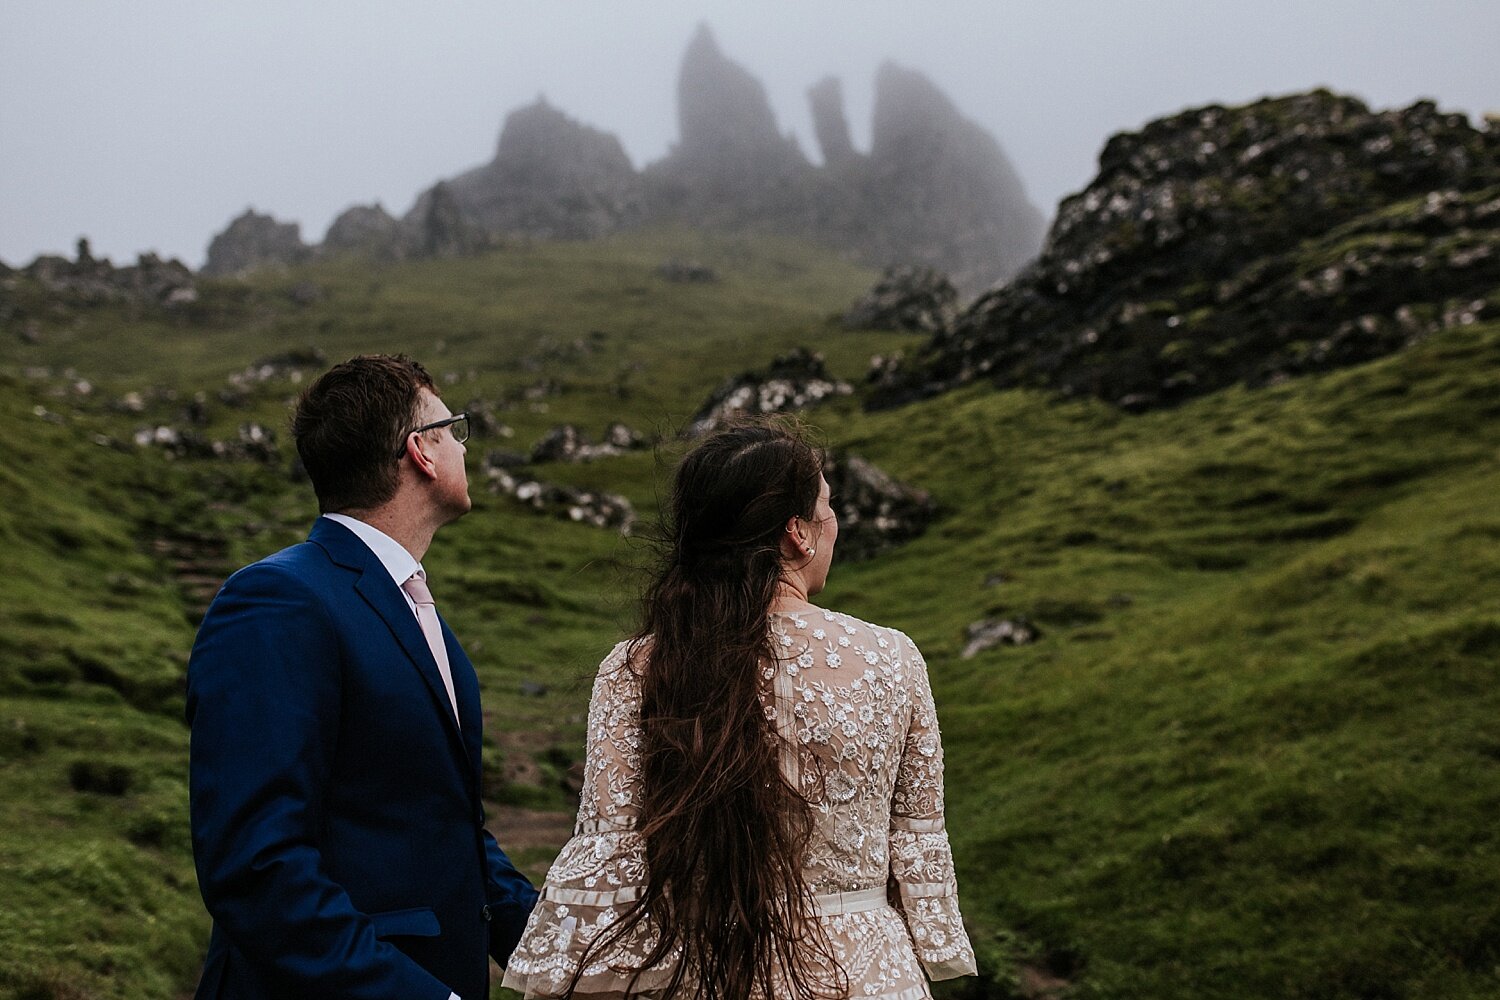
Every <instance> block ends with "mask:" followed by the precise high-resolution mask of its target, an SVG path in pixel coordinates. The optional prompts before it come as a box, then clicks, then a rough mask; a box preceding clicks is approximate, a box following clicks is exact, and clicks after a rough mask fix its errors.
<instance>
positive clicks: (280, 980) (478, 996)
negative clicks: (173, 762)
mask: <svg viewBox="0 0 1500 1000" xmlns="http://www.w3.org/2000/svg"><path fill="white" fill-rule="evenodd" d="M443 635H444V638H445V639H446V641H447V647H448V659H449V664H450V667H451V669H452V674H453V686H454V690H455V693H456V695H457V698H458V707H459V713H460V716H461V718H462V720H463V726H462V730H460V728H459V727H458V726H457V725H456V724H455V722H454V718H453V712H452V710H451V709H450V707H449V703H448V695H447V692H446V691H445V690H444V688H443V681H442V677H441V675H440V674H439V673H438V669H437V664H436V663H435V662H434V660H433V657H432V652H431V650H430V649H429V648H428V646H427V642H426V639H425V638H424V637H423V635H422V631H421V628H420V626H419V625H418V624H417V620H416V616H414V615H413V614H412V612H411V608H410V607H409V605H408V604H407V603H406V600H405V598H404V597H403V596H402V594H401V591H400V590H399V588H398V587H397V586H396V584H395V583H394V582H393V581H392V580H391V577H390V574H389V573H387V572H386V570H385V567H384V566H382V565H381V563H380V561H379V559H377V558H376V557H375V554H374V553H373V552H371V551H370V550H369V548H367V547H366V546H365V544H364V543H363V542H362V541H360V539H359V538H358V537H357V536H356V535H355V534H354V533H353V532H351V531H349V530H348V529H347V528H345V527H344V526H343V525H340V524H338V523H336V522H333V521H330V520H328V519H326V518H320V519H319V520H318V522H317V524H316V525H315V526H314V528H313V530H312V534H311V536H310V537H309V539H308V541H306V542H304V543H302V544H300V545H294V546H292V547H291V548H289V549H285V550H283V551H281V552H278V553H277V554H275V555H273V556H271V557H269V558H267V559H264V560H262V561H261V562H258V563H255V564H254V565H252V566H248V567H246V568H245V569H242V570H240V571H239V572H238V573H236V574H235V575H234V576H232V577H230V579H229V581H228V582H227V583H225V584H224V587H223V589H222V590H221V591H220V592H219V595H218V596H217V597H216V598H215V599H214V602H213V604H212V605H211V606H210V607H209V610H208V615H207V616H206V617H205V618H204V620H203V625H202V627H201V628H200V629H199V631H198V639H197V642H196V643H195V644H194V646H193V654H192V659H191V661H190V662H189V665H188V696H187V718H188V724H189V725H190V726H191V727H192V754H191V789H192V827H193V857H194V861H195V863H196V865H197V869H198V883H199V887H200V889H201V891H202V893H203V899H204V902H205V903H206V904H207V906H208V911H209V913H210V914H211V915H212V917H213V922H214V926H213V935H212V938H211V940H210V943H209V950H208V957H207V960H206V962H205V964H204V971H203V978H202V981H201V984H200V986H199V988H198V997H199V998H201V1000H210V998H222V1000H241V998H243V1000H251V998H254V1000H292V998H300V997H307V998H313V997H316V998H317V1000H342V998H349V1000H447V997H448V994H449V991H450V990H451V991H453V992H456V993H458V994H459V996H460V997H462V998H463V1000H485V998H487V997H488V996H489V986H488V981H489V964H488V961H487V959H486V955H487V954H489V955H493V956H494V957H495V959H496V960H497V961H499V962H500V963H502V964H503V963H504V962H505V960H506V959H507V958H508V957H509V955H510V952H511V950H512V949H513V948H514V947H515V944H516V942H517V940H519V938H520V935H521V931H522V929H523V927H524V925H525V921H526V917H527V914H528V913H529V912H530V910H531V907H532V905H533V904H534V903H535V901H536V891H535V890H534V889H533V888H532V886H531V883H530V882H528V881H527V880H526V878H525V877H524V876H523V875H521V874H520V873H519V872H517V871H516V869H515V867H514V866H513V865H511V863H510V860H509V859H508V858H506V856H505V854H504V852H502V851H501V850H500V848H499V846H498V845H497V844H496V843H495V840H494V838H493V837H491V836H490V835H489V833H487V832H486V831H485V829H484V812H483V807H482V806H481V804H480V779H479V772H480V763H479V751H480V736H481V730H482V728H483V722H482V719H481V717H480V711H479V682H478V679H477V678H476V677H475V675H474V668H473V666H472V665H471V664H470V663H469V660H468V658H467V657H466V656H465V655H464V652H463V650H462V649H461V648H460V647H459V645H458V641H457V640H456V639H454V637H453V634H452V633H451V632H450V631H449V630H448V627H447V625H446V624H444V626H443Z"/></svg>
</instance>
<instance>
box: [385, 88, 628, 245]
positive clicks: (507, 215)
mask: <svg viewBox="0 0 1500 1000" xmlns="http://www.w3.org/2000/svg"><path fill="white" fill-rule="evenodd" d="M448 188H449V190H450V191H451V192H452V195H453V198H454V201H455V202H456V203H457V204H458V206H459V208H460V209H461V210H462V212H463V215H464V217H465V218H466V219H467V220H469V221H470V222H472V223H474V224H476V225H477V226H479V227H480V228H482V229H484V230H486V231H489V232H492V233H501V234H506V233H509V234H524V235H527V236H534V237H539V238H547V239H589V238H592V237H597V236H603V235H605V234H606V233H610V232H614V231H615V230H617V229H620V228H622V227H625V226H629V225H633V224H635V223H638V222H640V221H641V220H642V218H643V209H644V204H643V202H644V194H643V188H642V184H641V179H640V177H639V176H638V175H637V174H636V171H635V168H634V167H633V166H631V163H630V158H629V157H627V156H626V155H625V150H624V147H622V146H621V145H620V140H619V139H617V138H615V137H614V136H612V135H610V134H609V133H607V132H601V131H600V130H598V129H596V128H591V127H590V126H588V125H584V124H583V123H581V122H578V121H575V120H574V119H572V118H570V117H568V116H567V115H566V114H564V113H563V112H562V111H560V110H558V109H557V108H554V107H553V106H552V105H550V104H548V103H547V101H546V100H545V99H544V98H538V99H537V101H536V103H535V104H530V105H528V106H526V107H524V108H520V109H518V110H516V111H512V112H511V113H510V115H509V116H508V117H507V118H506V119H505V125H504V127H503V128H502V129H501V132H500V142H499V145H498V146H497V148H496V150H495V158H494V159H493V160H491V161H490V162H489V163H487V164H485V165H484V166H482V167H477V168H475V169H474V170H470V171H468V172H467V173H463V174H460V175H458V176H457V177H455V178H453V179H452V180H450V181H449V182H448ZM415 211H416V209H413V212H415Z"/></svg>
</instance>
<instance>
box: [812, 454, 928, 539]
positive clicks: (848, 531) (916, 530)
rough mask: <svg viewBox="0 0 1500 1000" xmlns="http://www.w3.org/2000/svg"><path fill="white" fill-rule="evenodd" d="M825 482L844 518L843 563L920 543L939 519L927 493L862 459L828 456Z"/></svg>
mask: <svg viewBox="0 0 1500 1000" xmlns="http://www.w3.org/2000/svg"><path fill="white" fill-rule="evenodd" d="M823 478H825V479H826V480H828V489H829V491H830V492H831V493H832V494H833V498H834V499H833V507H834V510H835V512H836V513H837V514H838V518H839V538H838V545H837V548H835V549H834V558H835V559H837V560H838V561H839V562H858V561H860V560H863V559H870V558H872V557H874V556H876V555H879V554H880V553H882V552H884V551H886V550H887V549H890V548H893V547H894V546H896V545H900V544H901V543H902V542H906V541H909V540H911V539H913V538H916V537H917V536H918V535H921V534H922V533H923V532H924V531H926V530H927V526H928V525H929V524H931V523H932V520H933V518H934V517H936V516H937V505H936V504H934V503H933V501H932V497H931V496H930V495H928V493H927V492H926V491H925V490H920V489H917V488H915V487H912V486H908V485H906V484H905V483H901V482H898V481H897V480H896V479H894V478H892V477H891V476H890V474H888V473H886V472H885V471H884V470H882V469H880V468H878V467H877V466H875V465H874V464H872V463H870V462H869V461H867V460H865V459H863V458H861V457H860V456H858V455H843V454H837V453H832V454H829V455H828V456H827V457H826V458H825V459H824V463H823Z"/></svg>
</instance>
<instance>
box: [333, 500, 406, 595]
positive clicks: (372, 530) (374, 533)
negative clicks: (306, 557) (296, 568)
mask: <svg viewBox="0 0 1500 1000" xmlns="http://www.w3.org/2000/svg"><path fill="white" fill-rule="evenodd" d="M323 516H324V517H326V518H328V520H330V521H336V522H338V523H339V524H342V525H343V526H344V527H346V528H348V529H349V530H350V531H352V532H354V535H355V537H356V538H358V539H359V540H360V541H362V542H364V543H365V546H366V547H367V548H368V549H369V550H370V551H371V552H373V553H375V558H376V559H379V560H380V565H382V566H384V567H385V571H386V572H387V573H389V574H390V575H391V579H392V580H394V581H396V586H397V587H399V586H401V585H402V584H403V583H405V582H406V581H407V580H410V579H411V575H412V574H413V573H417V572H421V570H422V564H421V563H419V562H417V561H416V560H415V559H413V558H412V555H411V553H410V552H408V551H406V549H405V547H404V546H402V544H401V543H400V542H398V541H396V540H395V539H394V538H392V537H391V536H390V535H387V534H386V533H385V532H383V531H381V530H380V529H379V528H376V527H373V526H371V525H368V524H366V523H365V522H363V521H361V520H359V519H357V518H353V517H350V516H349V515H347V514H324V515H323ZM403 593H405V592H404V591H403Z"/></svg>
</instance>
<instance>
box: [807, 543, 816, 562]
mask: <svg viewBox="0 0 1500 1000" xmlns="http://www.w3.org/2000/svg"><path fill="white" fill-rule="evenodd" d="M817 554H818V550H817V549H815V548H813V547H812V546H811V545H809V546H808V547H807V558H809V559H811V558H812V557H813V556H815V555H817Z"/></svg>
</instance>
